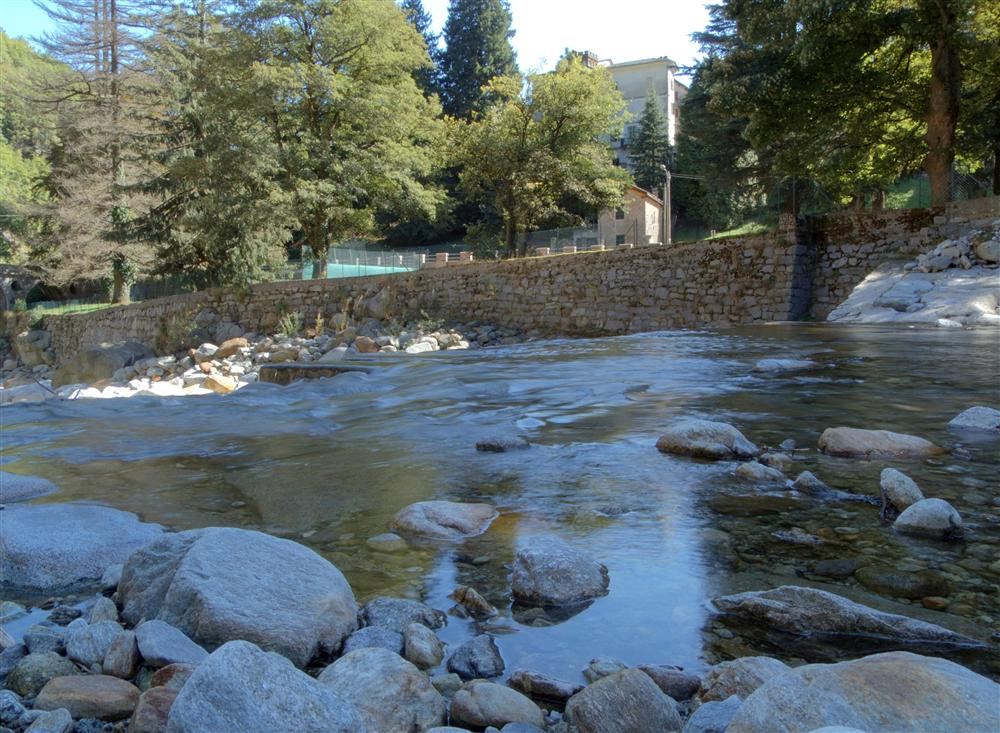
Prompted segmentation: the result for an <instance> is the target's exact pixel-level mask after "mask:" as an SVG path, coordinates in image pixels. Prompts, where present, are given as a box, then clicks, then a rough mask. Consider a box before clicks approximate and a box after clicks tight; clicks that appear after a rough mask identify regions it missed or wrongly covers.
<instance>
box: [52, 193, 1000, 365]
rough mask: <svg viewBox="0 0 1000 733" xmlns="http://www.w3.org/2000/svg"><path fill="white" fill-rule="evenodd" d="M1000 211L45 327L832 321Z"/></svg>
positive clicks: (388, 278)
mask: <svg viewBox="0 0 1000 733" xmlns="http://www.w3.org/2000/svg"><path fill="white" fill-rule="evenodd" d="M998 216H1000V199H998V198H996V197H994V198H990V199H982V200H977V201H972V202H963V203H960V204H953V205H951V206H949V207H948V209H947V210H944V209H930V210H928V209H922V210H907V211H883V212H857V213H856V212H843V213H838V214H835V215H828V216H823V217H817V218H812V219H807V220H804V221H802V222H800V224H799V226H798V227H797V228H796V229H791V228H790V229H787V230H785V231H779V232H776V233H769V234H765V235H759V236H751V237H737V238H730V239H723V240H715V241H706V242H698V243H695V244H688V245H680V246H675V247H639V248H636V249H620V250H612V251H605V252H584V253H578V254H568V255H557V256H551V257H534V258H528V259H520V260H505V261H500V262H474V263H467V264H461V265H454V266H449V267H448V268H440V269H430V270H421V271H418V272H412V273H404V274H397V275H384V276H374V277H358V278H345V279H337V280H313V281H294V282H280V283H264V284H260V285H256V286H253V287H252V288H250V289H249V290H247V291H243V292H240V291H232V290H225V291H223V290H215V291H204V292H201V293H195V294H191V295H182V296H176V297H171V298H160V299H156V300H151V301H146V302H143V303H137V304H134V305H129V306H123V307H120V308H109V309H106V310H101V311H96V312H92V313H83V314H76V315H66V316H52V317H48V318H46V319H45V328H47V329H48V330H49V331H50V332H51V333H52V338H53V348H54V350H55V352H56V355H57V358H58V359H59V360H60V361H62V360H63V359H65V358H67V357H68V356H70V355H72V354H73V353H75V352H76V351H77V350H78V349H80V348H82V347H86V346H90V345H93V344H96V343H100V342H102V341H109V342H110V341H122V340H135V341H141V342H143V343H146V344H149V345H151V346H153V347H154V348H155V349H157V350H158V351H167V350H169V349H171V348H176V347H177V346H178V345H179V344H180V343H181V342H183V341H184V340H185V339H186V338H189V337H190V334H191V332H192V330H193V329H194V328H195V326H196V325H197V321H198V316H199V313H202V312H203V311H205V310H206V309H211V310H212V311H214V312H215V313H217V314H219V315H220V316H221V317H222V318H223V319H225V320H230V321H232V322H233V323H235V324H238V325H239V326H241V327H242V328H243V329H245V330H248V331H256V332H272V331H273V330H274V329H275V328H276V327H277V324H278V321H279V319H280V318H281V316H282V315H284V314H287V313H292V312H297V313H299V314H300V315H301V316H302V319H303V322H304V324H305V325H310V324H311V323H313V321H314V320H315V318H316V316H317V313H319V314H320V315H321V316H322V317H323V318H324V319H326V320H327V322H328V323H329V322H330V319H331V318H332V317H333V315H334V314H335V313H343V312H347V313H355V314H358V315H363V314H366V313H367V314H369V315H376V316H382V315H385V316H387V317H396V318H400V319H405V318H413V317H419V316H420V314H421V313H422V312H423V313H427V314H430V315H432V316H436V317H441V318H454V319H457V320H461V321H472V320H481V321H488V322H491V323H494V324H496V325H501V326H514V327H519V328H523V329H526V330H538V331H541V332H543V333H546V334H560V335H580V336H584V335H606V334H621V333H634V332H639V331H651V330H659V329H674V328H700V327H710V326H726V325H736V324H748V323H757V322H765V321H775V320H796V319H801V318H806V317H812V318H817V319H821V318H825V317H826V315H827V314H828V313H829V312H830V310H832V309H833V308H834V306H836V305H837V303H839V302H840V301H842V300H843V299H844V298H846V297H847V294H848V293H849V292H850V291H851V289H852V288H853V287H854V286H855V285H857V284H858V283H859V282H861V280H863V279H864V277H865V276H866V275H867V274H868V273H869V272H870V271H871V270H873V269H875V268H876V267H877V266H879V265H880V264H883V263H884V262H886V261H888V260H891V259H894V258H901V257H907V258H909V257H911V256H912V254H913V253H914V252H916V251H921V250H922V249H926V248H929V247H930V246H931V245H932V244H933V243H935V242H936V241H938V240H940V239H942V238H944V237H947V236H951V235H952V234H954V233H955V232H956V231H957V230H959V229H961V228H962V227H963V226H967V222H968V221H969V220H975V219H994V218H996V217H998Z"/></svg>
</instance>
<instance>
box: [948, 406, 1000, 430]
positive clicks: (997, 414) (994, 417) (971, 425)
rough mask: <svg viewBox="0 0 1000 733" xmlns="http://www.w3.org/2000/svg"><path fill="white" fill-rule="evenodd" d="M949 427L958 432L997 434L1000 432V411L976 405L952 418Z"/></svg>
mask: <svg viewBox="0 0 1000 733" xmlns="http://www.w3.org/2000/svg"><path fill="white" fill-rule="evenodd" d="M948 427H949V428H954V429H956V430H980V431H986V432H990V433H996V432H998V431H1000V410H994V409H993V408H992V407H983V406H982V405H976V406H975V407H970V408H969V409H968V410H966V411H965V412H963V413H961V414H960V415H958V416H956V417H954V418H952V420H951V422H949V423H948Z"/></svg>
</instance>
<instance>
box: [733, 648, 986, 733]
mask: <svg viewBox="0 0 1000 733" xmlns="http://www.w3.org/2000/svg"><path fill="white" fill-rule="evenodd" d="M826 726H845V727H849V728H857V729H859V730H863V731H867V733H926V731H948V733H982V731H996V730H1000V685H997V684H996V683H995V682H993V681H991V680H989V679H987V678H986V677H982V676H980V675H978V674H976V673H975V672H971V671H970V670H968V669H965V668H964V667H962V666H960V665H958V664H955V663H954V662H949V661H947V660H945V659H938V658H934V657H922V656H919V655H916V654H910V653H908V652H889V653H887V654H875V655H873V656H870V657H864V658H862V659H855V660H853V661H850V662H840V663H838V664H809V665H805V666H803V667H798V668H796V669H793V670H789V671H788V672H786V673H785V674H783V675H781V676H780V677H776V678H774V679H772V680H771V681H770V682H768V683H767V684H765V685H764V686H763V687H761V688H760V689H759V690H757V692H755V693H754V694H753V695H751V696H750V697H749V698H747V699H746V700H745V701H744V703H743V705H742V707H741V708H740V709H739V711H738V712H737V713H736V715H735V716H734V717H733V720H732V721H731V722H730V724H729V727H728V728H727V729H726V733H765V732H766V733H799V732H800V731H812V730H815V729H819V728H825V727H826Z"/></svg>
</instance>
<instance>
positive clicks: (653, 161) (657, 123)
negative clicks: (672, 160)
mask: <svg viewBox="0 0 1000 733" xmlns="http://www.w3.org/2000/svg"><path fill="white" fill-rule="evenodd" d="M669 157H670V138H669V137H668V136H667V118H666V116H665V115H664V114H663V110H662V109H661V108H660V103H659V102H658V101H657V99H656V94H655V93H654V92H653V90H652V89H650V90H649V94H647V95H646V106H645V107H643V110H642V116H641V117H640V118H639V130H638V132H637V133H636V135H635V137H634V138H633V139H632V144H631V146H630V151H629V158H631V160H632V166H633V171H632V177H633V178H635V183H636V185H637V186H639V187H640V188H644V189H646V190H647V191H651V192H652V193H655V194H657V195H659V192H660V189H661V188H663V184H664V182H665V181H666V176H665V175H664V173H663V168H662V167H661V166H665V165H667V162H668V160H669Z"/></svg>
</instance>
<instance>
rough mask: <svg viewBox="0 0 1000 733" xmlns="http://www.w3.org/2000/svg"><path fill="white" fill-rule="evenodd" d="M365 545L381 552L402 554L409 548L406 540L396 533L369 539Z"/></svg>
mask: <svg viewBox="0 0 1000 733" xmlns="http://www.w3.org/2000/svg"><path fill="white" fill-rule="evenodd" d="M365 544H366V545H368V546H369V547H370V548H372V549H373V550H379V551H380V552H401V551H403V550H405V549H406V548H407V547H408V545H407V544H406V540H404V539H403V538H402V537H400V536H399V535H398V534H396V533H395V532H383V533H382V534H377V535H375V536H374V537H369V538H368V540H367V541H366V542H365Z"/></svg>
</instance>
